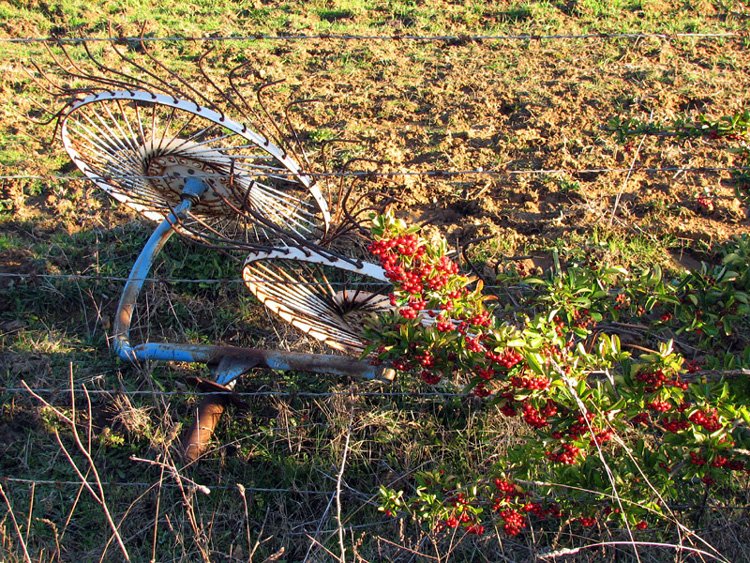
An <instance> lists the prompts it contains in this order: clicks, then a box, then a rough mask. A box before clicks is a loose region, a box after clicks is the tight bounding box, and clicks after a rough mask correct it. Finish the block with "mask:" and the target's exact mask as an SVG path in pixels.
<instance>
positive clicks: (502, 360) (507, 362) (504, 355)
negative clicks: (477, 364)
mask: <svg viewBox="0 0 750 563" xmlns="http://www.w3.org/2000/svg"><path fill="white" fill-rule="evenodd" d="M484 357H485V358H487V359H488V360H490V361H491V362H494V363H496V364H498V365H500V366H501V367H504V368H505V369H512V368H513V367H515V366H516V365H517V364H519V363H520V362H521V361H523V356H522V355H521V353H520V352H519V351H518V350H516V349H515V348H505V349H504V350H503V351H502V352H493V351H492V350H487V352H485V353H484Z"/></svg>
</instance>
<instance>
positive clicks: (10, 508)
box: [0, 485, 31, 563]
mask: <svg viewBox="0 0 750 563" xmlns="http://www.w3.org/2000/svg"><path fill="white" fill-rule="evenodd" d="M0 496H2V497H3V502H5V506H7V507H8V515H9V516H10V520H11V522H13V528H15V530H16V534H17V535H18V541H20V542H21V548H22V549H23V558H24V561H26V563H31V557H29V550H28V549H27V547H26V542H25V541H24V539H23V534H22V533H21V528H19V527H18V522H17V521H16V515H15V514H14V513H13V506H12V505H11V504H10V499H9V498H8V497H7V496H6V495H5V490H4V489H3V486H2V485H0Z"/></svg>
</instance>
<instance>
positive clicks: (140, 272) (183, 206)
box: [113, 178, 207, 362]
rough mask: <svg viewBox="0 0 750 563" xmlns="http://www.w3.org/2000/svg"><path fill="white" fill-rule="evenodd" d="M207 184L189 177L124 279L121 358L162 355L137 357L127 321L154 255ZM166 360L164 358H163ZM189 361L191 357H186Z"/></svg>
mask: <svg viewBox="0 0 750 563" xmlns="http://www.w3.org/2000/svg"><path fill="white" fill-rule="evenodd" d="M206 189H207V186H206V185H205V184H204V183H203V182H201V181H200V180H198V179H197V178H188V179H187V181H186V182H185V187H184V189H183V193H182V196H183V197H182V201H181V202H180V203H179V204H178V205H177V206H176V207H175V208H174V211H172V212H171V213H170V214H169V215H168V216H167V218H166V219H164V221H162V222H161V223H160V224H159V226H157V227H156V229H155V230H154V232H153V233H152V234H151V236H150V237H149V239H148V241H147V242H146V244H145V246H144V247H143V250H141V253H140V254H139V255H138V258H137V259H136V261H135V264H133V268H132V269H131V270H130V275H129V276H128V281H127V282H125V288H124V289H123V291H122V296H121V297H120V303H119V305H118V306H117V313H116V315H115V322H114V327H113V329H114V343H113V345H114V348H115V352H116V353H117V355H118V356H120V358H122V359H123V360H127V361H130V362H132V361H135V360H139V359H153V360H160V359H162V358H159V357H153V358H145V357H141V358H139V357H138V356H137V355H136V354H135V352H134V350H133V347H132V346H131V345H130V323H131V322H132V320H133V310H134V309H135V304H136V303H137V302H138V296H139V295H140V293H141V289H143V284H144V282H145V281H146V278H147V277H148V273H149V271H150V270H151V266H153V264H154V258H156V255H157V254H159V252H160V251H161V249H162V248H164V245H165V244H166V243H167V241H168V240H169V238H170V237H171V236H172V235H173V234H174V232H175V231H174V226H175V225H176V224H178V223H179V221H180V220H181V219H182V218H184V217H185V215H187V212H188V211H190V208H191V207H192V205H193V203H194V202H195V201H197V199H198V198H199V197H200V195H201V194H203V192H205V191H206ZM165 359H166V358H165ZM186 361H190V360H186Z"/></svg>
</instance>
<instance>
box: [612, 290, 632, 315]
mask: <svg viewBox="0 0 750 563" xmlns="http://www.w3.org/2000/svg"><path fill="white" fill-rule="evenodd" d="M628 306H630V298H629V297H628V296H627V295H625V294H624V293H618V294H617V295H616V296H615V311H622V310H623V309H626V308H627V307H628Z"/></svg>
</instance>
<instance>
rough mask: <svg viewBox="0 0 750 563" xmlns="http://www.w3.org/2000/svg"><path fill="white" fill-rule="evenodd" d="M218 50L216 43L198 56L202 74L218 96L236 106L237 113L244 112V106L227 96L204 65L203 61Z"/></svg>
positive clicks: (199, 69) (199, 68) (233, 106)
mask: <svg viewBox="0 0 750 563" xmlns="http://www.w3.org/2000/svg"><path fill="white" fill-rule="evenodd" d="M215 50H216V47H215V46H214V45H211V46H210V47H209V48H208V49H206V50H205V51H204V52H203V54H202V55H201V56H200V57H198V71H199V72H200V74H201V76H202V77H203V78H204V79H205V80H206V82H208V83H209V84H210V85H211V87H212V88H213V89H214V90H215V91H216V93H217V94H218V96H219V97H220V98H221V99H222V100H224V101H225V102H226V103H228V104H229V105H230V106H232V108H234V110H235V111H237V113H239V114H242V108H240V106H238V105H237V104H236V103H235V102H234V100H232V99H231V98H230V97H229V96H227V95H226V94H225V93H224V91H223V90H222V89H221V88H219V86H218V85H217V84H216V82H214V80H213V79H212V78H211V77H210V76H209V75H208V72H206V69H205V68H204V67H203V61H204V60H205V59H206V57H207V56H208V55H209V54H211V53H212V52H214V51H215Z"/></svg>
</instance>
